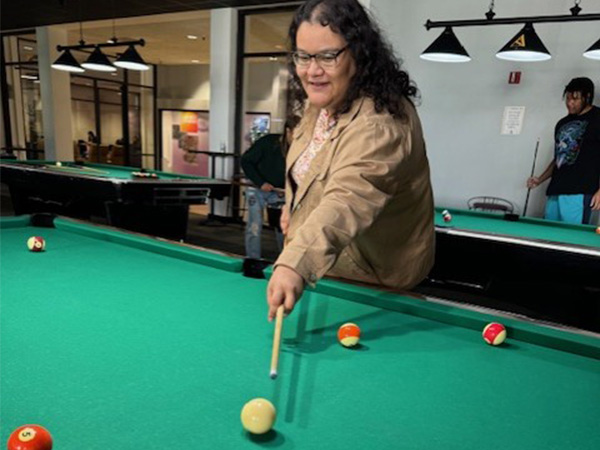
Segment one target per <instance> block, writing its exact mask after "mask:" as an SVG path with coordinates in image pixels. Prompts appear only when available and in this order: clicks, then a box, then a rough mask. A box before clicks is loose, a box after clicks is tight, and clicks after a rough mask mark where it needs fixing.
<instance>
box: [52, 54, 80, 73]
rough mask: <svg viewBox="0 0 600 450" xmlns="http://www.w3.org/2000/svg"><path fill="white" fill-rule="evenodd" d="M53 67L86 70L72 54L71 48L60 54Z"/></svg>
mask: <svg viewBox="0 0 600 450" xmlns="http://www.w3.org/2000/svg"><path fill="white" fill-rule="evenodd" d="M52 68H53V69H57V70H62V71H65V72H77V73H81V72H85V70H84V69H83V67H81V66H80V65H79V63H78V62H77V60H76V59H75V57H74V56H73V55H72V54H71V51H70V50H65V51H64V52H63V54H62V55H60V56H59V57H58V59H57V60H56V61H54V63H53V64H52Z"/></svg>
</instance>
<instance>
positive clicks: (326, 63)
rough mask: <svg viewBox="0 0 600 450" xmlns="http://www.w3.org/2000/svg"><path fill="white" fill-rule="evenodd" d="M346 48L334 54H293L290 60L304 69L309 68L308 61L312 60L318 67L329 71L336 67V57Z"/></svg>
mask: <svg viewBox="0 0 600 450" xmlns="http://www.w3.org/2000/svg"><path fill="white" fill-rule="evenodd" d="M347 48H348V46H346V47H344V48H341V49H339V50H338V51H336V52H323V53H316V54H314V55H311V54H309V53H304V52H294V53H292V59H293V61H294V64H296V66H298V67H303V68H305V67H308V66H310V60H311V59H313V58H314V59H315V62H316V63H317V64H318V65H319V67H321V68H323V69H331V68H333V67H335V66H336V65H337V59H338V56H340V55H341V54H342V53H343V52H344V50H346V49H347Z"/></svg>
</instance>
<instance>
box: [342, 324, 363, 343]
mask: <svg viewBox="0 0 600 450" xmlns="http://www.w3.org/2000/svg"><path fill="white" fill-rule="evenodd" d="M359 340H360V328H358V325H356V324H354V323H345V324H344V325H342V326H341V327H340V328H339V329H338V341H340V344H342V345H343V346H344V347H354V346H355V345H356V344H358V341H359Z"/></svg>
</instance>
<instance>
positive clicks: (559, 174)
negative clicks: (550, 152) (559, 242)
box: [527, 78, 600, 224]
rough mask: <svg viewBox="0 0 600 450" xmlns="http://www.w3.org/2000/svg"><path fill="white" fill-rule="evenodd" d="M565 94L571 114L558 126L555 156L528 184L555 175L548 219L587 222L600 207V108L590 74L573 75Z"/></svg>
mask: <svg viewBox="0 0 600 450" xmlns="http://www.w3.org/2000/svg"><path fill="white" fill-rule="evenodd" d="M563 97H564V98H565V103H566V106H567V110H568V111H569V114H568V115H567V116H565V117H563V118H562V119H560V120H559V121H558V123H557V124H556V127H555V129H554V159H553V160H552V162H551V163H550V165H549V166H548V168H547V169H546V170H545V171H544V173H542V174H541V175H540V176H539V177H531V178H529V179H528V180H527V187H529V188H534V187H537V186H538V185H540V184H541V183H543V182H544V181H546V180H547V179H548V178H551V180H550V184H549V185H548V189H547V191H546V195H547V196H548V200H547V202H546V215H545V217H546V219H549V220H559V221H562V222H569V223H584V224H586V223H589V222H590V216H591V213H592V210H594V211H598V210H600V108H598V107H597V106H594V105H593V104H592V102H593V100H594V83H593V82H592V80H590V79H589V78H573V79H572V80H571V81H570V82H569V84H568V85H567V86H566V87H565V90H564V92H563Z"/></svg>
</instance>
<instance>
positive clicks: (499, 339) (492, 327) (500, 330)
mask: <svg viewBox="0 0 600 450" xmlns="http://www.w3.org/2000/svg"><path fill="white" fill-rule="evenodd" d="M482 335H483V339H484V340H485V342H487V343H488V344H490V345H500V344H502V343H503V342H504V340H505V339H506V328H504V325H502V324H501V323H495V322H492V323H488V324H487V325H486V327H485V328H484V329H483V333H482Z"/></svg>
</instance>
